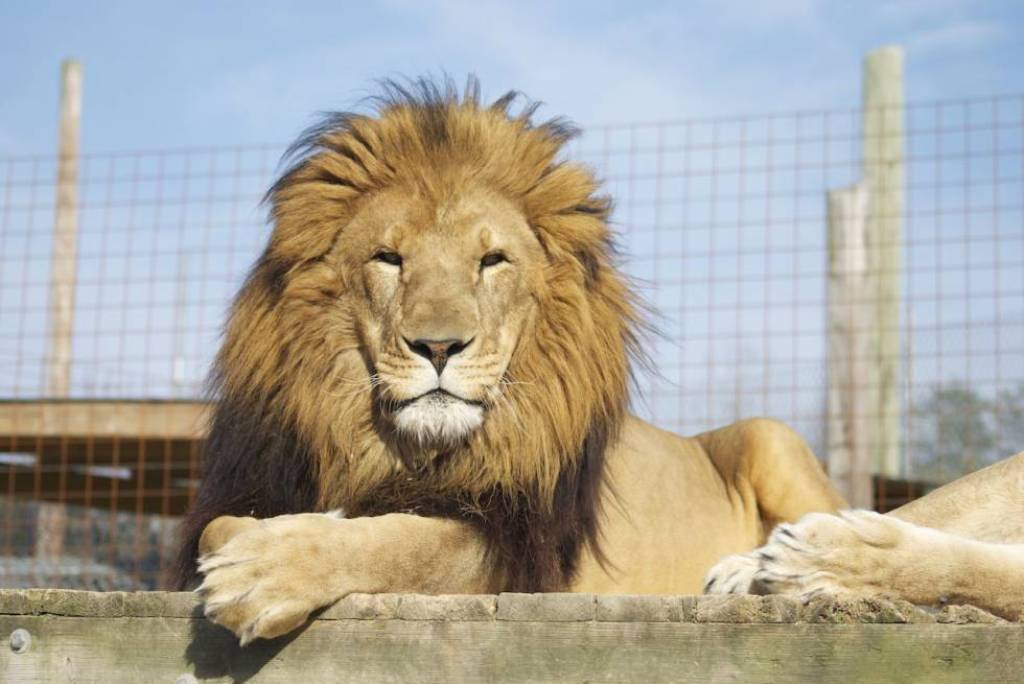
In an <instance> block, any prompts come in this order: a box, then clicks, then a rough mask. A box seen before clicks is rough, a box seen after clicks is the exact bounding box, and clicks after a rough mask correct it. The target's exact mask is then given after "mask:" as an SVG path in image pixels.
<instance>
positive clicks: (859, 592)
mask: <svg viewBox="0 0 1024 684" xmlns="http://www.w3.org/2000/svg"><path fill="white" fill-rule="evenodd" d="M929 533H930V531H929V530H924V529H923V528H918V527H916V526H913V525H910V524H909V523H905V522H903V521H901V520H898V519H896V518H892V517H890V516H885V515H880V514H878V513H873V512H871V511H843V512H841V513H839V514H838V515H827V514H824V513H812V514H810V515H807V516H804V517H803V518H801V519H800V520H799V521H798V522H796V523H792V524H784V525H779V526H778V527H777V528H775V530H774V531H773V532H772V534H771V536H770V537H769V538H768V543H767V544H765V545H764V546H763V547H761V548H760V549H758V550H757V551H755V552H754V555H755V556H756V557H757V558H758V564H759V568H758V570H757V572H756V573H755V574H754V582H755V584H756V585H757V586H758V588H759V590H763V592H767V593H774V594H796V595H800V596H804V597H810V596H815V595H818V594H832V595H846V596H869V595H880V594H897V595H898V594H900V593H902V592H901V589H902V583H901V580H903V579H905V578H906V576H907V572H908V569H909V568H910V565H911V564H913V563H915V562H919V559H917V561H915V551H916V549H917V547H918V546H919V545H920V542H921V541H922V539H921V538H922V537H928V536H929ZM924 541H925V542H926V543H927V540H924Z"/></svg>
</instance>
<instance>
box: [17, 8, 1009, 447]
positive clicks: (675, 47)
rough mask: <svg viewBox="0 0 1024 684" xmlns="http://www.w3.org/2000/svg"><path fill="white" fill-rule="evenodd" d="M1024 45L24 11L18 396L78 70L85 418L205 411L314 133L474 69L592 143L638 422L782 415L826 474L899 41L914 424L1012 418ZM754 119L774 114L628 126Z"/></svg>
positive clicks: (739, 12)
mask: <svg viewBox="0 0 1024 684" xmlns="http://www.w3.org/2000/svg"><path fill="white" fill-rule="evenodd" d="M210 8H212V9H210ZM1022 34H1024V2H1016V3H1011V2H1003V3H996V2H972V3H968V2H949V1H947V0H933V1H931V2H925V1H921V0H903V1H900V2H814V1H811V0H771V1H769V0H764V1H763V2H757V3H755V2H741V1H739V0H719V1H717V2H704V1H702V0H699V1H695V2H686V3H683V2H671V3H670V2H631V3H601V2H596V1H591V2H559V3H552V2H548V3H538V2H517V3H514V4H513V3H512V2H506V3H497V2H489V1H486V0H477V1H475V2H470V1H457V0H446V1H431V0H421V1H418V2H413V1H412V0H384V1H380V2H361V3H342V2H303V3H294V6H290V7H289V6H286V3H282V2H278V3H267V2H246V3H242V2H219V3H197V2H178V3H174V4H171V3H159V4H158V3H117V2H103V3H97V2H74V3H54V2H42V1H40V2H20V3H18V2H12V1H10V0H9V1H8V2H7V3H3V2H2V0H0V190H2V191H3V192H0V396H5V395H6V396H17V397H32V396H38V394H39V392H40V391H41V388H42V387H43V385H42V377H43V376H42V370H43V368H44V367H45V362H46V358H47V357H46V354H47V351H46V347H45V340H46V334H45V333H46V325H47V321H46V305H45V303H46V301H47V296H48V280H47V278H48V268H49V259H50V247H51V244H50V243H51V240H50V233H49V231H48V230H47V229H46V228H47V227H48V226H50V225H52V221H53V216H52V204H51V202H52V197H53V178H54V176H55V170H54V168H53V158H52V155H53V154H54V153H55V151H56V150H55V148H56V136H55V132H56V127H57V126H56V120H57V94H58V76H59V71H60V61H61V59H62V58H64V57H66V56H75V57H77V58H79V59H80V60H81V61H82V62H83V64H84V68H85V86H84V108H83V129H82V148H83V151H84V152H85V153H86V156H85V157H84V158H83V164H82V167H81V169H80V199H79V202H80V203H79V213H80V224H79V232H80V243H79V254H78V288H77V294H76V297H77V298H76V317H75V341H74V359H75V370H74V372H73V376H72V385H73V394H74V395H75V396H104V397H111V396H131V397H134V396H151V397H167V396H192V395H193V394H194V393H195V391H196V388H198V386H199V385H200V383H201V382H202V378H203V377H204V376H205V373H206V367H207V364H208V362H209V358H210V356H211V355H212V354H213V352H214V350H215V349H216V346H217V344H218V342H217V336H218V331H219V328H220V322H221V320H222V319H223V314H224V311H225V309H226V307H227V306H228V302H229V300H230V297H231V295H232V293H233V292H234V291H235V290H236V289H237V287H238V284H239V282H240V281H241V278H242V277H243V275H244V272H245V270H246V269H247V268H248V266H249V264H250V263H251V261H252V259H253V258H254V257H255V255H256V254H257V253H258V251H259V249H260V247H261V245H262V243H263V242H264V240H265V238H266V230H267V226H266V225H265V223H264V213H263V211H262V210H261V209H260V208H259V207H258V202H259V198H260V196H261V194H262V192H263V191H264V189H265V188H266V187H267V186H268V184H269V183H270V182H271V180H272V177H273V174H274V170H275V164H276V160H277V157H278V155H279V154H280V152H281V151H282V150H283V148H284V146H285V145H286V144H287V143H288V142H289V141H290V140H291V139H293V138H294V137H295V135H296V134H297V133H298V132H299V131H300V130H301V129H303V128H304V127H305V126H306V125H308V124H309V123H310V122H311V121H312V120H313V115H314V113H315V112H317V111H322V110H330V109H345V108H350V107H352V106H353V104H356V103H358V102H359V100H360V99H361V98H363V97H364V96H366V95H368V94H371V93H372V92H373V87H374V86H373V84H374V80H375V79H379V78H381V77H388V76H396V75H403V74H404V75H419V74H424V73H434V74H437V73H439V72H442V71H444V72H447V73H449V74H451V75H453V76H454V77H456V78H457V79H460V80H461V79H462V78H463V77H464V76H465V74H466V73H469V72H473V73H476V74H477V75H478V76H479V77H480V79H481V81H482V84H483V88H484V91H485V93H486V94H487V95H488V96H490V97H496V96H497V95H499V94H501V93H503V92H504V91H505V90H507V89H510V88H516V89H520V90H523V91H524V92H526V93H527V94H528V95H530V96H531V97H533V98H535V99H539V100H542V101H544V102H545V103H547V105H546V107H545V108H544V109H542V110H541V111H542V115H543V114H547V115H556V114H562V115H566V116H568V117H570V118H571V119H573V120H575V121H576V122H578V123H580V124H581V125H583V127H584V130H585V135H584V137H583V140H582V141H580V143H578V144H577V145H575V146H574V148H573V150H572V152H573V154H575V155H577V156H578V157H579V158H581V159H582V160H583V161H585V162H587V163H589V164H591V165H592V166H593V167H594V168H595V169H596V170H597V172H598V173H599V174H600V176H601V177H602V178H603V179H604V180H605V181H606V183H607V188H608V190H609V192H611V194H612V195H613V196H614V198H615V200H616V204H617V210H616V213H615V215H614V219H615V220H614V228H615V229H616V230H617V231H618V232H619V234H620V238H621V242H622V244H623V247H624V252H625V255H626V258H627V261H626V264H625V267H626V270H627V272H629V273H630V274H631V275H634V276H636V277H637V278H639V279H640V281H641V282H640V286H641V289H642V293H643V295H644V296H645V297H646V298H647V299H648V300H649V301H650V302H651V303H652V304H654V305H655V307H656V308H657V310H658V312H659V313H660V318H658V319H657V320H658V323H659V326H660V327H661V329H662V331H663V332H664V333H665V337H664V339H661V340H656V341H655V342H653V345H654V346H653V347H652V350H653V351H652V354H653V355H654V356H655V357H656V358H657V360H658V366H659V371H660V373H661V378H656V379H650V380H651V382H650V384H648V385H646V386H643V389H644V392H643V393H642V394H641V395H640V396H641V397H642V398H643V400H644V401H645V402H646V408H645V407H641V408H640V410H641V412H642V413H644V414H645V415H647V416H648V417H651V418H653V419H654V420H655V421H656V422H658V423H659V424H661V425H664V426H667V427H670V428H672V429H676V430H681V431H683V432H696V431H698V430H701V429H705V428H707V427H709V426H712V425H717V424H720V423H723V422H725V421H728V420H732V419H735V418H737V417H740V416H749V415H773V416H777V417H782V418H784V419H786V420H788V421H789V422H791V423H792V424H794V425H795V426H796V427H797V428H798V429H799V430H800V431H801V432H802V433H803V434H804V435H805V436H807V437H809V438H810V439H811V440H812V441H813V442H814V443H815V445H816V447H818V449H819V453H823V452H822V445H823V438H824V413H823V411H824V405H825V389H826V376H825V361H826V358H827V345H826V341H827V338H826V335H825V330H826V328H825V325H826V317H825V311H826V309H825V302H826V299H827V293H826V287H825V285H826V265H827V250H826V244H827V235H826V231H825V223H826V221H825V215H824V214H825V204H824V198H825V193H826V192H827V191H828V190H831V189H834V188H836V187H840V186H844V185H848V184H850V183H852V182H854V181H856V180H857V179H858V178H859V177H860V174H861V168H860V160H859V157H858V154H859V151H860V138H859V132H858V121H859V119H858V116H857V115H856V113H855V112H853V109H854V108H855V107H856V106H857V105H858V103H859V98H860V75H861V74H860V72H861V60H862V58H863V55H864V53H866V52H867V51H869V50H871V49H872V48H874V47H877V46H880V45H884V44H889V43H899V44H902V45H903V46H904V47H905V50H906V90H907V98H908V100H909V101H910V102H912V103H922V102H930V101H934V100H944V101H945V100H951V102H948V103H946V104H943V105H941V106H924V107H916V108H915V107H911V108H908V112H907V140H906V153H907V156H906V162H907V181H908V183H907V187H908V198H907V211H906V216H905V219H906V220H905V225H904V240H905V245H906V250H905V271H906V278H905V287H904V299H905V302H906V306H905V307H904V311H903V325H904V328H905V331H906V334H905V335H904V337H903V351H904V355H905V357H906V359H907V362H906V365H905V368H904V373H903V381H904V384H905V386H906V404H907V405H908V406H910V405H912V404H918V403H920V402H921V401H923V398H925V397H927V396H929V393H930V392H931V390H932V388H933V387H934V386H936V385H938V384H949V383H953V382H965V383H968V384H970V385H971V386H972V387H976V388H978V390H979V391H980V392H982V393H984V394H985V395H986V396H994V395H995V394H996V393H997V392H999V391H1002V390H1009V389H1012V388H1015V387H1017V385H1018V384H1020V383H1024V171H1022V170H1024V69H1022V68H1021V65H1022V64H1024V35H1022ZM1001 94H1008V95H1010V97H1006V98H993V97H992V96H995V95H1001ZM962 98H978V99H976V100H970V101H969V102H964V101H961V99H962ZM776 112H783V113H790V114H787V115H785V116H778V117H775V116H766V114H768V113H776ZM794 112H796V113H795V114H794ZM823 113H830V114H831V118H829V116H828V115H826V116H823ZM730 114H751V115H754V116H751V117H748V118H743V119H725V118H716V119H715V121H714V122H710V123H709V122H707V121H698V122H690V123H686V124H680V123H675V124H672V123H665V124H657V125H631V126H616V125H614V124H622V123H626V124H637V123H640V122H673V121H674V122H679V121H680V120H684V119H685V120H691V119H694V118H699V117H723V116H726V115H730ZM712 142H714V144H709V143H712ZM187 146H195V147H196V148H201V149H194V148H193V147H188V149H185V148H186V147H187ZM211 146H214V147H215V148H216V149H213V148H212V147H211ZM236 146H253V147H244V148H243V147H236ZM139 150H145V151H148V152H146V153H137V151H139ZM152 150H161V152H159V153H153V152H152ZM108 152H115V153H116V152H131V153H132V154H121V155H119V154H109V155H108V154H105V153H108ZM23 155H41V156H39V157H33V158H31V159H28V158H23ZM5 158H6V160H5ZM179 362H180V363H179ZM645 382H646V380H645ZM907 421H908V424H907V426H906V431H907V433H908V434H912V433H913V432H914V427H913V425H911V424H910V418H908V419H907ZM908 462H909V461H908Z"/></svg>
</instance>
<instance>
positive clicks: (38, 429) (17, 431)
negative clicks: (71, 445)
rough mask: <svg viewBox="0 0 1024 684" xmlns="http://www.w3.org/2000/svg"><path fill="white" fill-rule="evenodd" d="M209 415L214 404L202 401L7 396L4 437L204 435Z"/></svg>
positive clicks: (0, 406) (1, 409)
mask: <svg viewBox="0 0 1024 684" xmlns="http://www.w3.org/2000/svg"><path fill="white" fill-rule="evenodd" d="M208 418H209V404H206V403H204V402H198V401H166V402H163V401H6V402H0V439H5V441H6V439H7V438H22V437H27V438H34V437H64V436H68V437H72V436H77V437H111V438H113V437H124V438H131V439H136V438H142V439H165V438H166V439H202V438H203V437H204V436H205V433H206V427H207V421H208Z"/></svg>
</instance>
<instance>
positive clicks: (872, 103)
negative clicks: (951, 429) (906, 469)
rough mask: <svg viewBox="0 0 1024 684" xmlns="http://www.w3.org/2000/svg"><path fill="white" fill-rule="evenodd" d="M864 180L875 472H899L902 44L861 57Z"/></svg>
mask: <svg viewBox="0 0 1024 684" xmlns="http://www.w3.org/2000/svg"><path fill="white" fill-rule="evenodd" d="M863 78H864V94H863V106H864V114H863V116H864V122H863V125H864V140H863V154H864V180H865V181H866V182H867V185H868V191H869V200H868V201H869V208H868V217H867V231H866V238H867V248H868V270H869V273H870V274H871V275H872V280H873V281H874V284H873V286H872V287H871V288H870V292H869V296H870V297H871V298H872V299H873V300H874V307H873V308H874V320H873V322H872V324H871V325H870V330H871V331H872V337H873V339H872V340H871V343H870V348H871V351H870V353H871V356H872V360H873V362H874V364H875V365H876V371H877V373H876V374H874V376H873V377H874V379H875V381H876V387H875V388H874V391H873V392H872V394H873V395H874V397H873V400H872V401H871V403H870V406H871V410H872V412H873V413H874V414H875V415H874V420H873V423H874V425H873V428H872V430H871V436H872V440H873V441H874V445H873V452H874V465H875V469H876V472H878V473H880V474H883V475H887V476H890V477H894V476H899V475H900V474H901V465H902V459H901V457H900V417H901V408H900V386H899V383H900V304H901V299H902V296H901V295H902V289H901V287H902V286H901V271H902V258H903V256H902V245H903V194H904V178H905V171H904V165H903V147H904V143H903V119H904V114H903V49H902V48H901V47H899V46H892V45H890V46H885V47H881V48H878V49H877V50H874V51H872V52H870V53H868V55H867V56H866V57H865V59H864V75H863Z"/></svg>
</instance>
